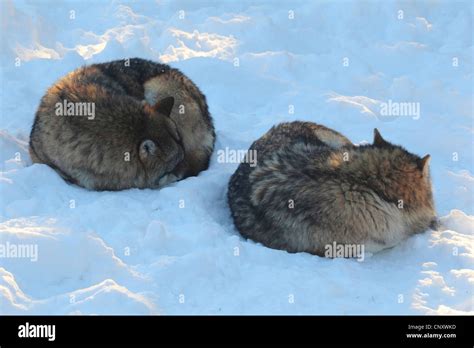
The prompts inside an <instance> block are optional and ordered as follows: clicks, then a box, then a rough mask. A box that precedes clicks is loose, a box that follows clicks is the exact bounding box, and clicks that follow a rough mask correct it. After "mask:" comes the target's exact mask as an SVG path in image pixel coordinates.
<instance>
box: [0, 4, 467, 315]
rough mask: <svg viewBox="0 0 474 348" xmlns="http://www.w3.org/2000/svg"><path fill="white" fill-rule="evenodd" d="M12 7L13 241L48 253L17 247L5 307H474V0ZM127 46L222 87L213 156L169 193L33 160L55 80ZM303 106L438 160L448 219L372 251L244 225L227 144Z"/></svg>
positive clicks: (7, 50) (181, 310)
mask: <svg viewBox="0 0 474 348" xmlns="http://www.w3.org/2000/svg"><path fill="white" fill-rule="evenodd" d="M71 11H74V12H71ZM181 11H184V12H181ZM290 11H293V12H290ZM399 11H403V13H401V12H399ZM0 12H1V30H2V34H1V35H2V44H1V47H0V58H1V69H2V70H1V93H2V94H1V98H0V102H1V106H0V111H1V123H0V129H1V133H0V141H1V145H0V146H1V151H0V156H1V158H0V162H1V176H0V185H1V186H0V187H1V196H0V197H1V206H0V208H1V210H0V212H1V215H0V218H1V224H0V233H1V234H0V235H1V242H2V243H3V244H6V243H10V245H12V244H13V245H18V244H28V245H30V244H31V245H35V246H37V248H38V259H37V261H31V259H28V258H11V257H10V258H1V259H0V275H1V276H0V301H1V302H0V313H2V314H125V313H126V314H159V313H161V314H221V313H222V314H240V313H242V314H280V313H286V314H468V313H470V314H472V313H473V312H474V301H473V288H474V270H473V260H474V243H473V230H474V217H473V214H474V194H473V187H474V185H473V181H474V176H473V132H474V128H473V84H472V82H473V67H472V64H473V62H472V58H473V36H472V33H473V28H472V15H473V7H472V3H471V2H470V1H465V2H462V1H461V2H451V1H410V2H398V1H397V2H390V1H357V2H356V1H334V2H326V1H324V2H323V1H272V2H270V1H233V2H229V1H156V2H152V1H140V2H130V3H127V2H123V1H111V2H96V1H73V2H63V3H62V4H61V3H58V2H49V1H37V2H31V1H15V2H11V1H9V0H2V1H1V3H0ZM293 14H294V18H293V19H291V18H289V17H292V15H293ZM401 14H402V16H403V18H400V15H401ZM183 15H184V16H183ZM71 17H75V18H73V19H71ZM183 17H184V18H183ZM125 57H143V58H149V59H154V60H156V61H162V62H166V63H168V64H171V65H172V66H173V67H177V68H179V69H181V70H182V71H183V72H184V73H185V74H187V75H188V76H189V77H190V78H191V79H193V80H194V81H195V82H196V83H197V84H198V85H199V87H200V88H201V89H202V91H203V92H204V93H205V94H206V96H207V98H208V101H209V106H210V111H211V113H212V115H213V118H214V121H215V127H216V131H217V143H216V151H215V153H214V155H213V157H212V163H211V166H210V168H209V170H207V171H205V172H203V173H201V174H200V175H199V176H198V177H193V178H188V179H186V180H183V181H181V182H178V183H175V184H173V185H171V186H169V187H166V188H163V189H161V190H128V191H122V192H90V191H86V190H84V189H82V188H79V187H75V186H71V185H68V184H66V183H65V182H64V181H63V180H62V179H61V178H60V177H59V176H58V175H57V174H56V173H55V172H54V171H53V170H52V169H50V168H49V167H47V166H45V165H38V164H35V165H31V160H30V158H29V155H28V152H27V143H28V136H29V132H30V128H31V125H32V121H33V117H34V113H35V110H36V108H37V106H38V103H39V99H40V98H41V96H42V95H43V94H44V92H45V90H46V88H47V87H48V86H50V85H51V84H52V83H53V82H54V81H55V80H56V79H58V78H59V77H61V76H62V75H64V74H65V73H67V72H69V71H71V70H73V69H75V68H77V67H78V66H80V65H82V64H85V63H94V62H104V61H108V60H112V59H122V58H125ZM345 58H347V59H348V60H347V59H345ZM15 63H20V65H19V66H17V65H18V64H15ZM344 63H348V65H347V64H344ZM456 63H457V64H456ZM345 65H347V66H345ZM388 100H392V101H399V102H405V101H407V102H419V103H420V107H421V115H420V118H419V119H415V117H407V116H403V117H402V116H400V117H387V116H383V115H381V114H380V105H381V103H383V102H388ZM292 108H294V113H290V112H289V111H290V109H292ZM296 119H299V120H309V121H314V122H317V123H321V124H324V125H326V126H328V127H331V128H334V129H336V130H338V131H340V132H342V133H343V134H345V135H346V136H348V137H349V138H350V139H351V140H352V141H354V142H355V143H361V142H364V141H371V140H372V132H373V128H374V127H377V128H378V129H379V130H380V131H381V133H382V135H384V136H385V138H387V139H388V140H390V141H393V142H395V143H399V144H402V145H404V146H405V147H406V148H407V149H408V150H410V151H412V152H414V153H417V154H418V155H425V154H426V153H429V154H431V156H432V162H431V170H432V177H433V185H434V189H435V200H436V205H437V210H438V212H439V215H440V216H443V217H442V219H441V220H442V227H441V228H440V230H439V231H431V230H430V231H426V232H425V233H423V234H421V235H417V236H414V237H412V238H410V239H408V240H407V241H406V242H403V243H402V244H400V245H399V246H397V247H395V248H393V249H391V250H387V251H384V252H381V253H379V254H376V255H373V256H371V257H366V259H365V260H364V262H358V261H356V260H353V259H334V260H331V259H325V258H320V257H316V256H312V255H309V254H305V253H300V254H289V253H286V252H284V251H277V250H271V249H268V248H266V247H264V246H262V245H259V244H256V243H254V242H251V241H246V240H244V239H242V238H241V237H240V236H239V234H238V232H237V231H236V229H235V227H234V226H233V223H232V220H231V217H230V212H229V208H228V206H227V203H226V190H227V182H228V180H229V177H230V175H231V174H232V173H233V171H234V170H235V169H236V167H237V164H236V163H218V161H217V151H218V150H219V149H225V148H226V147H228V148H229V149H247V148H248V146H249V145H250V144H251V142H252V141H253V140H255V139H257V138H258V137H260V136H261V135H262V134H263V133H264V132H266V131H267V130H268V129H269V128H270V127H271V126H272V125H274V124H277V123H279V122H282V121H290V120H296ZM183 203H184V207H182V206H183Z"/></svg>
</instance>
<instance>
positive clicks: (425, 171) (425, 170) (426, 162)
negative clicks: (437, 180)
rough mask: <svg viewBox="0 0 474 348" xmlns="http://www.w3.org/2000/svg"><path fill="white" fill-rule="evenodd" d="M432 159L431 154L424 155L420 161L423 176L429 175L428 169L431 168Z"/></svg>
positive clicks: (419, 166) (419, 165)
mask: <svg viewBox="0 0 474 348" xmlns="http://www.w3.org/2000/svg"><path fill="white" fill-rule="evenodd" d="M430 160H431V156H430V155H426V156H425V157H423V158H422V159H420V160H419V161H418V168H420V170H421V171H422V173H423V176H426V175H428V171H429V168H430Z"/></svg>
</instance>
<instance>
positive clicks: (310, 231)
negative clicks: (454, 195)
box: [228, 122, 436, 256]
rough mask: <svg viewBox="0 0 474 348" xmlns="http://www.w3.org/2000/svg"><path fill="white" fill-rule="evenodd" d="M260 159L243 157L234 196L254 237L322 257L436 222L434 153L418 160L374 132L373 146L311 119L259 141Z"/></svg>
mask: <svg viewBox="0 0 474 348" xmlns="http://www.w3.org/2000/svg"><path fill="white" fill-rule="evenodd" d="M250 150H256V151H257V154H258V159H259V160H258V163H257V165H256V166H255V167H250V166H249V164H248V163H241V164H240V165H239V167H238V169H237V171H236V172H235V173H234V174H233V176H232V177H231V180H230V182H229V189H228V202H229V206H230V209H231V212H232V217H233V219H234V223H235V225H236V227H237V229H238V230H239V231H240V233H241V234H242V235H243V236H244V237H246V238H249V239H252V240H254V241H256V242H260V243H262V244H263V245H265V246H268V247H270V248H274V249H282V250H287V251H289V252H308V253H312V254H316V255H320V256H324V254H325V249H326V247H327V246H328V245H331V244H333V243H334V242H336V243H337V244H343V245H348V244H351V245H364V246H365V251H366V252H371V253H373V252H377V251H380V250H382V249H385V248H390V247H393V246H395V245H396V244H398V243H399V242H400V241H402V240H403V239H405V238H407V237H408V236H410V235H412V234H415V233H420V232H423V231H425V230H426V229H428V228H429V227H430V224H432V222H433V221H435V217H436V213H435V210H434V203H433V197H432V191H431V181H430V174H429V165H428V163H429V159H430V157H429V155H428V156H425V157H424V158H419V157H418V156H416V155H413V154H411V153H409V152H407V151H406V150H405V149H403V148H402V147H400V146H397V145H393V144H390V143H389V142H387V141H385V140H384V139H383V138H382V136H381V135H380V133H379V132H378V131H377V130H375V131H374V142H373V144H371V145H363V146H354V145H353V144H352V143H351V142H350V141H349V140H348V139H347V138H345V137H344V136H342V135H341V134H339V133H337V132H335V131H332V130H330V129H327V128H325V127H322V126H318V125H315V124H312V123H309V122H292V123H283V124H280V125H278V126H276V127H273V128H272V129H270V131H268V132H267V133H266V134H265V135H264V136H262V137H261V138H260V139H258V140H257V141H255V142H254V143H253V144H252V146H251V147H250V149H249V151H250Z"/></svg>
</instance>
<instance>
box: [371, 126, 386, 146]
mask: <svg viewBox="0 0 474 348" xmlns="http://www.w3.org/2000/svg"><path fill="white" fill-rule="evenodd" d="M373 144H374V146H383V145H386V144H388V142H387V141H385V139H384V138H382V135H380V132H379V130H378V129H377V128H374V142H373Z"/></svg>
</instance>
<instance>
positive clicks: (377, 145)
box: [367, 129, 436, 220]
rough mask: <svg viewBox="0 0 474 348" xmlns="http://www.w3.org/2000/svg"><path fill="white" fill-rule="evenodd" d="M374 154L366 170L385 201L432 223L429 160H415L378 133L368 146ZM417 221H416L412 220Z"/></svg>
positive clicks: (410, 154)
mask: <svg viewBox="0 0 474 348" xmlns="http://www.w3.org/2000/svg"><path fill="white" fill-rule="evenodd" d="M368 147H369V149H370V150H371V151H370V152H372V153H373V155H374V156H373V157H372V161H368V162H367V163H368V170H369V171H370V173H371V174H372V175H374V176H376V178H374V179H375V180H374V184H375V186H376V187H377V186H378V189H379V192H383V193H384V195H385V196H386V198H387V199H388V200H390V201H392V202H396V203H397V205H398V206H399V208H400V209H401V211H402V212H406V213H407V214H411V215H413V214H414V216H417V217H419V218H421V216H423V220H425V218H428V217H431V220H433V219H435V215H436V213H435V210H434V202H433V193H432V187H431V178H430V169H429V163H430V159H431V156H430V155H425V156H424V157H418V156H417V155H415V154H412V153H410V152H408V151H407V150H405V149H404V148H403V147H401V146H398V145H394V144H392V143H390V142H388V141H386V140H385V139H384V138H383V137H382V135H381V134H380V132H379V131H378V130H377V129H374V140H373V143H372V145H369V146H368ZM414 220H416V218H414Z"/></svg>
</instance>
